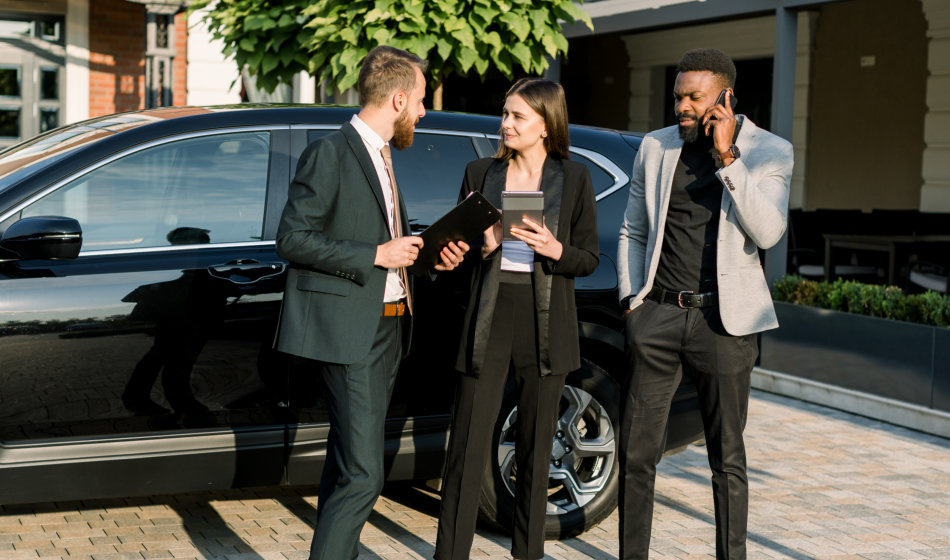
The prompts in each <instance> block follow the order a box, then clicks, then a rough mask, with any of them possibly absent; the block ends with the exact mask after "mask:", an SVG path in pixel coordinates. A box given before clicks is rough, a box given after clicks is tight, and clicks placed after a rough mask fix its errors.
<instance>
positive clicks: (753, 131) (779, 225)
mask: <svg viewBox="0 0 950 560" xmlns="http://www.w3.org/2000/svg"><path fill="white" fill-rule="evenodd" d="M738 119H739V123H740V124H741V128H740V129H739V136H738V138H736V146H737V147H738V148H739V152H740V157H739V159H737V160H735V161H733V162H732V164H731V165H729V166H727V167H723V168H721V169H719V171H718V172H717V173H716V176H717V177H719V180H720V181H722V184H723V185H724V186H725V187H726V188H724V189H723V190H722V204H721V205H720V213H719V241H718V244H717V246H716V272H717V275H718V277H717V282H718V290H719V314H720V316H721V318H722V324H723V327H725V329H726V332H728V333H729V334H732V335H735V336H741V335H745V334H750V333H756V332H760V331H764V330H768V329H774V328H775V327H777V326H778V319H776V317H775V309H774V307H773V306H772V295H771V292H770V291H769V286H768V283H767V282H766V280H765V273H764V272H763V271H762V265H761V263H760V262H759V253H758V249H759V248H762V249H768V248H769V247H771V246H773V245H775V244H776V243H778V241H779V240H780V239H781V238H782V234H783V233H784V232H785V227H786V224H787V220H788V188H789V187H788V185H789V180H790V179H791V176H792V166H793V161H794V160H793V154H792V145H791V144H790V143H789V142H788V141H786V140H783V139H782V138H779V137H778V136H776V135H774V134H772V133H770V132H768V131H766V130H762V129H761V128H759V127H757V126H755V124H754V123H753V122H752V121H751V120H750V119H749V118H747V117H746V116H745V115H739V116H738ZM682 147H683V141H682V140H681V139H680V137H679V133H678V131H677V126H675V125H674V126H671V127H667V128H663V129H660V130H657V131H654V132H651V133H650V134H648V135H646V137H644V139H643V143H642V144H641V145H640V151H639V153H637V158H636V160H635V161H634V164H633V178H632V179H631V184H630V197H629V198H628V199H627V210H626V213H625V214H624V219H623V226H621V228H620V244H619V246H618V250H617V253H618V254H617V265H618V268H619V271H620V274H619V276H620V278H619V283H620V289H619V296H620V297H621V298H624V297H626V296H632V297H631V304H630V308H631V309H633V308H635V307H636V306H638V305H640V304H641V303H642V302H643V298H645V297H646V295H647V293H648V292H649V291H650V289H651V288H652V287H653V280H654V278H655V276H656V268H657V264H658V263H659V261H660V249H661V248H662V247H663V233H664V231H665V228H666V213H667V209H668V208H669V204H670V189H671V188H672V182H673V173H674V171H675V170H676V164H677V162H678V161H679V157H680V150H681V149H682Z"/></svg>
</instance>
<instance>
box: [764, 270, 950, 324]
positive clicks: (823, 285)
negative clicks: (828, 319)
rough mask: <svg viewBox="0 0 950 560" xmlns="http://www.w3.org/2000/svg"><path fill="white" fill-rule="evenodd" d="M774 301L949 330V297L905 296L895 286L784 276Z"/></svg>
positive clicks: (936, 294) (930, 294) (774, 288)
mask: <svg viewBox="0 0 950 560" xmlns="http://www.w3.org/2000/svg"><path fill="white" fill-rule="evenodd" d="M772 297H773V299H774V300H775V301H784V302H788V303H794V304H797V305H808V306H812V307H821V308H824V309H833V310H835V311H847V312H849V313H858V314H861V315H870V316H871V317H882V318H885V319H895V320H897V321H909V322H911V323H922V324H925V325H933V326H937V327H948V326H950V296H947V295H944V294H941V293H939V292H934V291H929V290H928V291H926V292H924V293H922V294H907V293H904V291H903V290H901V289H900V288H898V287H897V286H882V285H879V284H862V283H861V282H855V281H853V280H842V279H840V278H839V279H838V280H835V281H834V282H818V281H815V280H806V279H804V278H802V277H801V276H793V275H788V276H783V277H782V278H779V279H778V280H776V281H775V283H774V284H773V285H772Z"/></svg>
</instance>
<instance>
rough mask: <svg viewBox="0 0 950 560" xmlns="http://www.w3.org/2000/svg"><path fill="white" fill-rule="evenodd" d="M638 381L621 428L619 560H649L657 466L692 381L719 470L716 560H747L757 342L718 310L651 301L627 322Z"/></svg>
mask: <svg viewBox="0 0 950 560" xmlns="http://www.w3.org/2000/svg"><path fill="white" fill-rule="evenodd" d="M626 347H627V348H626V350H627V361H628V365H629V367H630V371H631V376H630V379H629V382H628V385H627V387H626V390H625V391H624V404H623V411H622V418H621V426H620V446H621V449H620V535H621V536H620V558H621V560H635V559H636V560H646V559H647V558H648V557H649V553H650V532H651V527H652V523H653V498H654V495H653V489H654V483H655V481H656V465H657V463H659V461H660V457H661V455H662V452H663V445H664V443H665V435H666V428H667V426H666V424H667V418H668V415H669V411H670V403H671V401H672V399H673V394H674V393H675V391H676V388H677V387H678V386H679V383H680V380H681V379H682V375H683V374H684V373H685V374H686V375H687V376H689V377H690V378H691V379H692V380H693V381H694V382H695V384H696V387H697V389H698V393H699V407H700V413H701V415H702V419H703V427H704V430H705V433H706V451H707V454H708V458H709V468H710V469H711V470H712V489H713V503H714V508H715V513H716V558H717V559H719V560H726V559H729V560H744V559H745V557H746V546H745V544H746V525H747V520H748V509H749V487H748V479H747V477H746V456H745V444H744V443H743V439H742V432H743V430H744V429H745V423H746V416H747V412H748V408H749V389H750V376H751V373H752V367H753V366H754V365H755V358H756V356H757V355H758V344H757V342H756V336H755V335H754V334H753V335H747V336H739V337H736V336H731V335H729V334H727V333H726V332H725V330H724V329H723V327H722V323H721V321H720V320H719V312H718V309H717V308H715V307H706V308H693V309H682V308H680V307H678V306H676V305H670V304H665V303H656V302H653V301H650V300H647V301H645V302H644V303H642V304H641V305H640V306H638V307H637V308H636V309H634V310H633V311H631V312H630V313H629V314H628V315H627V319H626Z"/></svg>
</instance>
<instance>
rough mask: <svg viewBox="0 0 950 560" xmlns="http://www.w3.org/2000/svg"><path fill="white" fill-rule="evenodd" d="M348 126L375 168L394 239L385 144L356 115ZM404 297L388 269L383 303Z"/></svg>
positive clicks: (396, 275)
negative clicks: (357, 136)
mask: <svg viewBox="0 0 950 560" xmlns="http://www.w3.org/2000/svg"><path fill="white" fill-rule="evenodd" d="M350 124H352V125H353V128H355V129H356V132H357V133H359V135H360V138H361V139H362V140H363V145H365V146H366V151H367V152H369V157H370V159H371V160H373V166H374V167H375V168H376V176H377V177H378V178H379V184H380V185H381V186H382V188H383V200H385V201H386V220H387V221H388V222H389V234H390V235H391V236H393V237H395V233H394V232H395V231H396V230H395V227H394V224H393V216H394V210H395V201H393V188H392V185H391V184H390V182H389V173H387V172H386V163H385V162H383V155H382V154H381V153H380V150H382V149H383V146H385V145H386V144H387V142H385V141H384V140H383V139H382V138H380V136H379V134H376V132H375V131H374V130H373V129H372V128H370V127H369V125H367V124H366V123H364V122H363V121H361V120H360V118H359V117H358V116H357V115H353V118H352V119H350ZM394 172H395V171H394ZM404 297H406V289H405V287H404V286H403V285H402V280H401V279H400V278H399V273H398V272H397V271H396V269H395V268H390V269H389V273H388V274H387V276H386V291H385V293H384V295H383V301H386V302H393V301H399V300H400V299H402V298H404Z"/></svg>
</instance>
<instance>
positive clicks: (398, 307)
mask: <svg viewBox="0 0 950 560" xmlns="http://www.w3.org/2000/svg"><path fill="white" fill-rule="evenodd" d="M405 314H406V300H404V299H401V300H399V301H395V302H393V303H384V304H383V317H402V316H403V315H405Z"/></svg>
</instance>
